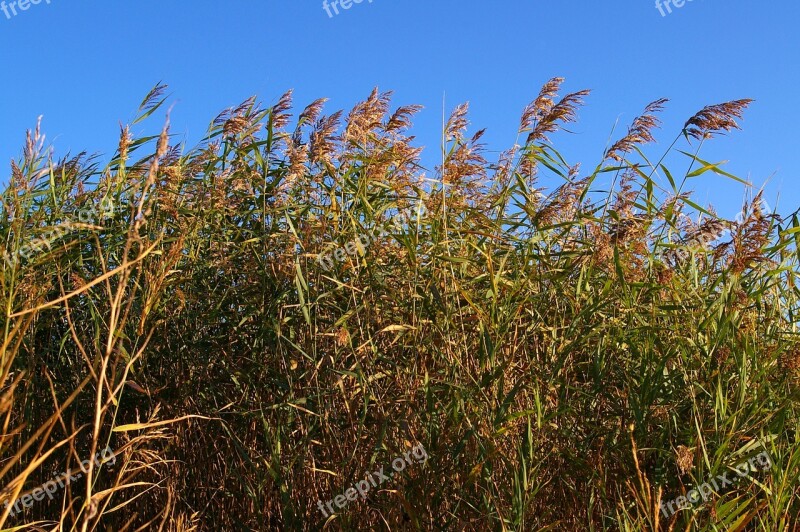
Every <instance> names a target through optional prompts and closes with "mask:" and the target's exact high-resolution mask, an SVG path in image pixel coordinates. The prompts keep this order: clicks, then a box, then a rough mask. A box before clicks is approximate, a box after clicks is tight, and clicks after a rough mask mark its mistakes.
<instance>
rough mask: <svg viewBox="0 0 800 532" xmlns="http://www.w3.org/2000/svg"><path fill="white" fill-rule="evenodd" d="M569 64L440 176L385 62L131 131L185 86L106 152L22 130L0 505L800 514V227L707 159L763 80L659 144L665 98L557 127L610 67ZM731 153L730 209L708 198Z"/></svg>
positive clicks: (260, 520)
mask: <svg viewBox="0 0 800 532" xmlns="http://www.w3.org/2000/svg"><path fill="white" fill-rule="evenodd" d="M562 86H563V80H562V79H560V78H555V79H553V80H551V81H549V82H548V83H546V84H545V85H544V87H543V88H542V90H541V91H540V93H539V94H538V95H537V96H536V98H535V99H534V100H533V101H532V102H531V103H530V105H528V106H527V107H525V108H524V110H523V113H522V117H521V120H520V124H519V128H518V140H517V143H516V144H515V145H514V146H512V147H511V148H510V149H509V150H508V151H506V152H504V153H502V154H501V155H500V157H498V158H496V160H494V159H492V158H491V157H490V156H489V154H488V152H487V151H486V149H485V147H484V146H483V145H482V143H481V136H482V134H483V132H482V131H474V130H472V129H471V127H470V124H469V120H468V106H467V105H466V104H465V105H460V106H458V107H456V109H455V110H454V111H453V112H452V114H451V116H450V118H449V120H447V122H446V125H445V127H444V130H443V131H442V141H441V146H440V147H441V163H440V164H439V165H438V166H437V167H436V168H434V169H425V168H423V165H422V162H421V160H422V149H421V148H420V147H419V146H418V145H417V143H416V141H415V139H414V138H413V137H412V136H411V131H410V130H411V128H412V119H413V115H414V114H415V113H417V112H418V111H419V110H420V108H419V106H414V105H409V106H401V107H398V108H393V107H392V103H391V95H390V94H389V93H381V92H379V91H378V90H377V89H376V90H374V91H373V92H372V93H371V94H370V95H369V96H368V97H367V98H366V99H365V100H364V101H363V102H360V103H359V104H357V105H356V106H355V107H354V108H353V109H352V110H350V111H349V112H348V113H347V114H345V113H343V112H332V113H329V112H328V111H327V110H326V109H325V100H324V99H321V100H317V101H315V102H312V103H311V104H310V105H307V106H305V107H303V108H302V109H300V108H298V109H297V110H295V109H294V104H293V102H292V94H291V92H287V93H286V94H284V95H283V96H281V97H280V98H278V99H277V100H276V102H275V103H274V104H272V105H268V106H265V105H264V104H261V103H260V102H258V101H257V100H256V99H255V98H251V99H249V100H247V101H245V102H243V103H242V104H241V105H238V106H236V107H232V108H231V109H228V110H226V111H225V112H223V113H222V114H220V115H219V116H218V117H217V118H216V119H215V120H214V121H213V122H212V124H211V126H210V129H209V132H208V134H207V136H206V137H205V138H204V139H203V140H202V141H201V142H200V143H199V144H198V145H197V146H194V147H190V146H186V145H182V144H177V143H175V142H174V139H173V137H172V136H171V134H170V131H169V124H168V123H166V124H165V125H164V126H162V127H154V128H152V131H153V133H152V136H144V137H134V136H133V135H132V133H131V131H132V129H133V128H132V126H134V125H137V124H141V123H146V122H152V121H154V120H157V119H158V117H159V116H161V114H162V112H163V110H164V104H165V103H166V102H167V101H168V98H167V97H166V96H165V87H164V86H163V85H158V86H156V87H155V88H154V89H153V91H151V93H150V94H148V95H147V97H146V98H145V100H144V101H143V102H142V104H141V108H140V111H141V112H140V115H139V117H138V118H137V119H136V121H134V122H133V123H132V124H131V125H130V126H126V127H123V128H122V130H121V132H120V138H119V147H118V149H117V151H116V153H114V155H113V156H112V157H111V159H110V161H108V162H107V163H105V164H104V163H102V162H101V161H100V160H99V158H97V157H90V156H87V155H86V154H78V155H74V156H72V155H70V156H66V157H63V158H60V159H59V158H57V157H56V156H55V155H53V152H52V151H51V150H49V149H48V146H47V145H46V143H45V139H44V136H43V134H42V132H41V131H40V128H39V127H37V128H36V129H34V130H33V131H31V132H29V133H28V136H27V139H26V142H25V147H24V150H23V153H22V155H21V157H20V158H19V160H17V161H15V162H14V163H13V164H12V165H11V169H10V176H9V177H8V180H7V181H8V183H9V184H8V186H7V188H6V189H5V191H3V193H2V197H1V198H0V201H2V204H1V205H0V235H2V237H3V241H4V243H5V254H6V255H5V257H6V260H4V261H3V266H2V273H1V274H0V282H1V283H2V284H0V305H2V308H3V309H4V312H3V329H2V330H3V338H2V352H1V354H0V415H2V422H3V429H2V439H0V486H3V488H2V491H1V492H0V501H5V502H6V503H7V504H6V505H5V506H4V507H2V508H0V511H2V512H3V513H2V514H1V516H0V527H3V526H4V527H5V529H13V530H23V529H25V530H81V531H86V530H114V531H121V530H171V531H172V530H174V531H190V530H215V531H216V530H319V529H322V528H323V527H327V528H328V529H331V530H370V529H373V530H476V531H479V530H480V531H482V530H541V531H544V530H567V531H572V530H649V531H672V530H686V531H690V530H692V531H694V530H696V531H701V530H702V531H705V530H708V531H711V530H714V531H716V530H758V531H776V530H779V531H791V530H796V529H800V520H799V519H798V514H800V499H798V474H800V444H799V443H798V436H797V429H798V419H800V415H798V414H800V412H798V402H797V398H798V395H797V394H798V383H800V379H798V377H800V343H799V339H798V337H797V331H796V323H797V318H796V313H797V310H798V291H797V283H796V276H797V273H798V259H800V254H799V253H800V252H798V246H797V243H798V238H800V222H799V221H798V216H797V215H796V214H794V215H790V216H788V217H780V216H778V215H777V214H775V213H772V212H769V211H767V210H766V209H765V208H764V207H763V205H764V202H763V197H762V194H761V193H760V192H759V191H758V190H756V189H754V188H753V187H752V185H751V184H749V183H746V182H745V181H744V180H742V179H740V178H738V177H736V176H734V175H732V174H730V173H728V172H727V171H726V170H725V169H724V168H723V167H722V165H721V164H720V163H713V162H709V161H706V160H704V159H703V158H702V147H703V145H704V144H705V143H707V142H712V141H713V137H715V136H717V135H718V134H723V133H729V132H732V131H734V130H735V129H737V128H738V127H739V123H738V122H739V121H740V120H741V119H742V117H743V114H744V112H745V110H746V108H747V107H748V106H749V105H750V104H751V101H750V100H738V101H733V102H727V103H723V104H720V105H711V106H709V107H706V108H704V109H702V110H701V111H699V112H698V113H697V114H696V115H695V116H693V117H691V118H690V119H689V120H688V121H687V122H686V125H685V127H684V128H683V129H682V131H679V132H676V133H677V134H676V135H675V137H674V138H673V139H670V141H671V144H669V148H668V149H667V150H666V151H665V150H663V149H657V147H655V146H654V145H653V143H654V141H655V135H656V130H657V128H658V127H659V119H658V116H659V114H660V113H662V112H663V111H664V109H665V108H666V107H668V103H667V101H666V100H664V99H660V100H656V101H654V102H653V103H652V104H650V105H649V106H647V108H646V109H645V110H644V112H643V114H642V116H640V117H639V118H637V119H636V120H634V122H633V123H632V124H631V126H630V128H629V129H628V130H627V131H626V132H625V133H624V134H622V135H619V138H618V140H615V141H614V142H612V143H610V146H608V147H607V149H606V150H605V156H604V157H603V158H602V160H599V161H589V162H588V163H584V165H583V166H581V165H578V164H574V163H569V162H567V161H566V160H564V158H563V157H562V156H561V155H560V154H559V152H558V151H557V149H556V147H555V144H554V140H557V138H558V136H559V134H561V133H560V131H561V130H562V129H563V128H564V126H565V125H566V124H568V123H570V122H573V121H575V120H576V119H577V112H578V109H579V107H580V106H581V105H582V104H583V101H584V100H585V99H586V98H587V97H588V96H589V92H588V91H576V92H572V93H566V94H564V95H563V96H561V94H562V93H563V90H562ZM137 127H141V126H137ZM676 157H680V158H684V159H685V164H683V162H682V161H681V164H680V166H681V168H682V169H683V168H687V167H688V170H685V171H683V170H682V171H677V170H672V171H671V170H669V169H668V167H667V166H666V163H665V162H666V161H672V160H675V159H676ZM585 168H588V170H586V169H585ZM711 175H715V176H724V177H726V178H727V179H729V181H730V184H731V186H737V187H741V188H742V190H743V193H744V194H743V195H744V197H745V198H746V201H745V202H744V206H743V215H742V216H740V217H739V218H737V219H736V220H724V219H721V218H720V217H718V216H717V215H716V214H715V212H714V210H713V209H712V208H711V207H710V206H707V205H705V206H704V205H701V204H699V203H697V202H696V201H695V200H693V199H692V194H691V192H689V189H688V187H689V186H690V185H691V184H692V182H693V181H697V180H699V179H702V178H703V177H704V176H711ZM109 206H111V208H109ZM87 210H88V211H87ZM84 212H94V213H104V214H103V215H102V216H97V217H91V216H85V215H82V214H81V213H84ZM398 213H406V216H404V217H403V218H401V219H402V220H403V221H402V222H401V223H391V224H390V223H388V222H389V221H392V220H397V219H398V216H397V214H398ZM409 213H410V214H409ZM379 229H382V230H380V231H379ZM366 234H369V235H371V236H370V238H369V239H367V240H365V239H363V236H364V235H366ZM348 246H350V247H349V248H348ZM337 250H344V251H339V253H338V258H337V259H336V260H330V261H328V262H323V261H321V260H318V259H320V257H336V256H337V254H336V251H337ZM418 445H421V446H422V447H424V449H425V450H426V452H427V455H428V457H429V458H428V460H427V461H425V462H424V463H412V464H410V465H409V466H408V467H407V468H406V470H405V471H404V472H403V473H402V474H397V475H395V476H394V477H393V478H392V479H391V480H390V481H389V482H387V483H384V484H382V485H381V486H380V487H379V488H375V489H373V490H371V491H370V492H369V493H368V495H367V496H366V498H364V499H362V498H358V499H357V500H355V501H352V502H348V504H347V506H346V508H344V509H343V510H341V511H338V512H337V513H335V514H334V515H329V516H328V517H326V516H325V515H324V514H323V512H321V511H320V510H319V508H318V501H322V502H323V503H324V502H326V501H329V500H331V499H333V498H334V497H335V496H336V495H337V494H340V493H344V492H345V490H346V489H347V488H349V487H351V486H354V485H355V484H356V483H357V482H358V481H359V480H361V479H363V478H364V477H365V475H367V474H369V473H370V472H372V471H375V470H376V469H378V468H380V467H381V466H385V465H388V464H390V463H391V462H392V460H393V459H394V458H396V457H398V456H403V454H404V453H408V452H409V450H411V449H412V448H413V447H414V446H418ZM104 449H110V450H113V453H114V456H115V460H114V462H113V464H111V463H110V462H109V463H103V462H101V461H92V460H91V458H92V457H93V456H95V455H97V453H99V452H100V451H102V450H104ZM764 452H766V453H768V456H769V457H770V467H769V468H766V469H764V470H759V471H752V472H749V473H747V474H745V475H741V476H740V475H738V474H736V473H735V471H734V470H733V469H732V468H733V466H734V465H736V464H738V463H740V462H742V461H743V460H746V459H748V458H752V457H754V456H756V455H758V454H759V453H764ZM68 471H71V472H73V473H76V472H78V471H80V472H81V475H80V478H77V479H75V480H74V481H72V482H69V483H66V485H64V486H62V487H59V488H58V489H57V490H55V493H54V494H53V496H50V495H49V494H48V495H45V496H43V495H42V492H41V491H38V492H37V491H36V490H37V487H38V486H41V485H44V484H46V483H47V482H48V481H49V480H50V479H53V478H56V477H58V476H59V474H61V473H63V472H68ZM726 472H727V474H729V475H730V474H733V475H734V476H735V478H736V481H735V482H733V483H731V484H730V485H725V486H718V488H719V489H715V490H713V493H710V495H709V496H708V497H707V498H705V499H703V500H699V501H698V502H697V503H696V504H694V505H692V508H691V509H686V510H681V511H677V512H675V513H674V514H673V513H670V512H668V511H665V510H664V508H665V506H664V505H665V504H666V503H668V502H670V501H672V500H674V499H676V498H678V497H682V496H686V495H687V494H689V493H690V492H691V490H693V489H696V488H698V486H700V485H702V484H703V483H707V482H708V481H709V480H710V479H715V478H717V476H718V475H725V474H726ZM26 496H28V498H27V499H24V500H25V501H27V502H29V503H30V504H29V505H26V504H23V503H19V504H18V505H17V509H19V511H16V510H15V509H14V504H15V503H16V501H18V500H20V499H21V498H23V497H26ZM40 497H41V498H40ZM12 514H13V515H12Z"/></svg>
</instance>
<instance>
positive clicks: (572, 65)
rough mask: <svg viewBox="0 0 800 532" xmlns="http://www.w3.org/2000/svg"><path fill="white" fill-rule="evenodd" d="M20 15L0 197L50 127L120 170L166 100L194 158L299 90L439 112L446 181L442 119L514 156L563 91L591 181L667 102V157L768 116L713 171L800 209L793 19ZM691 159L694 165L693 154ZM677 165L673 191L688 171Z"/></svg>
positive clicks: (426, 0)
mask: <svg viewBox="0 0 800 532" xmlns="http://www.w3.org/2000/svg"><path fill="white" fill-rule="evenodd" d="M15 1H16V2H17V3H15V4H14V5H13V9H11V7H12V6H11V5H10V4H11V1H10V0H5V10H3V4H0V63H1V68H2V72H3V74H2V83H0V164H2V168H3V169H4V171H2V172H0V182H1V183H7V181H8V175H9V174H10V165H9V162H10V160H11V159H12V158H17V157H19V156H20V153H21V149H22V146H23V143H24V133H25V130H26V129H28V128H31V127H33V126H34V125H35V123H36V120H37V117H38V116H39V115H43V117H44V118H43V122H42V124H43V130H44V132H45V133H46V134H47V139H48V142H50V143H51V144H52V145H53V146H54V148H55V153H56V154H57V155H59V156H61V155H65V154H67V153H73V154H75V153H77V152H80V151H87V152H89V153H95V154H99V155H100V156H101V161H102V160H108V158H109V157H110V156H111V155H112V154H113V150H114V148H115V147H116V144H117V138H118V133H119V124H120V122H122V123H126V122H129V121H131V120H132V119H133V118H134V117H135V112H136V108H137V107H138V104H139V103H140V101H141V100H142V98H143V97H144V95H145V94H147V92H148V91H149V89H150V88H151V87H152V86H154V85H155V84H156V83H157V82H159V81H163V82H164V83H166V84H168V85H169V94H170V95H171V101H172V102H173V103H174V107H173V108H172V112H171V124H172V133H173V134H176V135H177V137H178V139H180V140H183V141H185V142H187V144H188V145H190V146H191V145H194V144H196V143H197V142H198V141H199V140H200V139H201V138H202V137H203V134H204V132H205V131H206V129H207V126H208V124H209V122H210V121H211V120H212V119H213V118H214V117H215V116H216V115H217V114H218V113H219V112H220V111H222V110H223V109H225V108H228V107H231V106H235V105H237V104H238V103H240V102H241V101H243V100H245V99H246V98H248V97H249V96H251V95H257V96H258V97H259V98H260V99H261V100H262V101H263V102H264V103H265V104H266V105H270V104H273V103H274V102H275V101H276V100H277V99H278V97H280V95H281V94H282V93H283V92H284V91H285V90H287V89H289V88H293V89H295V92H294V97H295V105H296V106H297V107H304V106H305V105H306V104H308V103H310V102H311V101H313V100H314V99H316V98H319V97H323V96H324V97H328V98H330V101H329V102H328V104H327V106H326V112H333V111H336V110H338V109H345V110H348V109H349V108H350V107H352V105H353V104H354V103H356V102H357V101H359V100H362V99H364V98H365V97H366V96H367V95H368V94H369V92H370V91H371V90H372V88H373V87H375V86H378V87H379V88H380V89H381V90H392V91H394V97H393V102H394V103H395V104H396V105H407V104H412V103H416V104H422V105H424V106H425V109H424V110H423V111H422V112H421V113H420V114H419V115H418V116H417V118H416V120H415V124H416V125H415V127H414V129H413V134H414V135H416V137H417V143H418V144H420V145H423V146H426V152H425V153H426V155H425V156H424V162H426V166H427V165H430V167H432V166H433V165H435V162H436V160H437V158H438V156H439V155H438V154H439V151H438V150H439V147H438V146H439V140H440V134H441V122H442V115H443V112H445V113H447V114H449V112H450V111H451V110H452V109H453V107H455V106H456V105H457V104H459V103H462V102H466V101H468V102H469V103H470V110H471V112H470V121H471V124H472V130H473V131H475V130H477V129H481V128H487V133H486V136H485V137H484V140H485V141H486V143H487V149H489V150H490V152H492V151H496V152H499V151H500V150H503V149H506V148H508V147H510V146H512V145H513V144H514V142H515V141H516V139H517V128H518V125H519V116H520V113H521V111H522V109H523V108H524V107H525V105H526V104H527V103H528V102H530V101H531V100H532V99H534V98H535V97H536V95H537V94H538V92H539V89H540V88H541V86H542V84H543V83H545V82H546V81H547V80H548V79H550V78H552V77H555V76H561V77H564V78H566V81H565V83H564V86H563V89H564V90H565V91H570V92H571V91H575V90H580V89H584V88H587V89H592V94H591V95H590V96H589V97H588V98H587V100H586V106H585V107H584V108H583V109H582V110H581V111H580V118H579V121H578V122H577V123H576V124H571V126H570V132H568V133H567V132H561V133H558V134H556V135H554V136H553V137H552V140H553V143H554V144H555V145H556V146H557V147H558V149H559V151H561V153H562V154H563V155H564V157H565V158H566V159H567V160H568V162H570V163H576V162H582V163H583V168H584V169H591V168H593V167H594V166H595V165H596V164H597V163H598V162H599V160H600V158H601V156H602V153H603V151H604V149H605V148H606V146H607V145H608V142H609V139H614V138H618V137H619V136H622V135H623V134H624V131H625V129H626V128H627V126H628V124H629V123H630V122H631V121H632V120H633V119H634V118H635V117H636V116H637V115H638V114H639V113H640V112H641V110H642V109H643V108H644V106H645V105H647V104H648V103H649V102H651V101H653V100H655V99H657V98H661V97H665V98H669V99H670V102H669V103H668V104H667V107H666V109H665V111H664V113H663V115H662V119H663V126H662V130H660V131H658V132H657V135H656V137H657V139H658V141H659V144H658V145H657V146H653V147H650V148H649V149H648V153H651V154H654V153H660V150H663V149H665V148H666V147H667V146H669V144H670V143H671V142H672V140H673V139H674V138H675V137H676V136H677V135H678V134H679V132H680V130H681V127H682V126H683V124H684V123H685V121H686V120H687V119H688V118H689V117H691V116H692V115H693V114H694V113H696V112H697V111H699V110H700V109H701V108H702V107H703V106H705V105H709V104H715V103H720V102H725V101H729V100H733V99H739V98H753V99H755V100H756V102H755V103H754V104H753V105H752V107H751V108H750V109H748V110H747V111H746V114H745V117H744V120H743V121H742V122H741V125H742V127H743V130H742V131H735V132H733V133H731V134H729V135H727V136H725V137H720V138H717V139H714V140H713V141H711V142H709V143H708V144H706V145H704V147H703V151H702V152H701V154H700V156H701V157H703V158H704V159H706V160H711V161H714V162H718V161H728V163H727V165H726V166H725V169H726V170H728V171H730V172H732V173H734V174H736V175H738V176H740V177H742V178H745V179H749V180H751V181H752V182H753V183H754V184H755V185H756V187H761V186H762V185H764V184H765V183H766V191H767V192H766V198H767V201H768V202H769V204H770V205H772V206H773V207H774V208H776V209H777V210H778V211H779V212H781V213H783V214H787V213H790V212H793V211H794V210H796V209H797V208H798V207H800V187H798V186H797V184H796V183H797V181H798V175H797V174H798V171H800V150H799V149H798V135H797V133H796V131H795V129H796V126H797V124H800V110H798V109H799V108H800V107H799V106H798V104H797V102H796V101H795V100H796V97H792V96H791V93H792V92H795V91H796V90H797V87H798V86H800V68H799V66H800V61H798V60H799V59H800V37H799V36H798V27H797V26H798V23H800V3H798V2H797V1H796V0H770V1H768V2H756V1H752V0H751V1H745V0H724V1H723V0H693V1H689V0H686V1H685V3H684V4H683V5H682V6H681V7H678V6H677V5H676V2H677V3H678V4H680V3H681V2H680V0H671V2H670V5H669V7H667V6H662V8H661V10H659V8H658V7H657V6H656V5H655V3H654V1H653V0H615V1H598V0H572V1H569V0H551V1H545V0H495V1H491V2H490V1H481V0H460V1H459V0H363V1H361V2H360V3H355V2H353V3H352V4H350V5H349V9H344V8H343V7H342V6H341V4H338V5H337V6H336V8H335V9H334V7H333V6H331V5H330V4H332V2H333V0H328V2H329V10H328V11H326V9H325V8H324V7H323V3H322V1H321V0H227V1H221V0H220V1H211V0H191V1H190V0H135V1H134V0H83V1H80V2H79V1H77V0H39V2H38V3H37V4H33V3H30V4H28V1H29V0H15ZM30 1H31V2H32V1H33V0H30ZM344 1H345V4H346V5H347V0H344ZM660 1H661V2H662V3H663V2H665V1H666V0H660ZM19 2H21V5H20V4H19ZM21 6H24V7H25V9H24V10H23V9H21ZM336 11H338V14H336ZM670 11H671V12H670ZM6 12H7V14H6ZM14 12H16V14H14ZM662 13H663V14H662ZM160 126H161V123H160V121H146V122H144V123H140V124H137V125H136V126H134V130H133V131H134V134H136V135H139V136H141V135H144V134H152V133H157V132H158V130H159V129H160ZM615 127H616V131H614V132H613V133H612V130H613V129H614V128H615ZM678 147H679V148H681V149H689V150H691V149H692V146H690V145H689V144H687V143H686V141H685V140H681V141H679V143H678ZM672 162H673V163H674V164H677V165H678V166H677V167H676V168H674V169H673V174H675V173H677V174H682V173H683V172H685V169H684V168H683V167H682V166H681V165H686V166H688V160H683V159H678V160H675V161H672ZM689 188H690V189H692V190H694V191H695V193H696V194H697V196H696V198H697V199H698V200H699V202H700V203H703V204H712V205H714V206H715V207H716V208H717V210H718V211H719V213H720V214H722V215H725V216H729V217H733V216H734V215H735V214H736V213H737V212H738V210H739V207H740V206H741V201H742V198H743V195H744V194H745V191H744V188H743V186H742V185H740V184H737V183H735V182H733V181H730V180H728V179H725V178H716V177H708V174H706V175H704V176H701V177H700V178H697V179H695V180H693V181H692V182H691V183H690V186H689Z"/></svg>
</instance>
